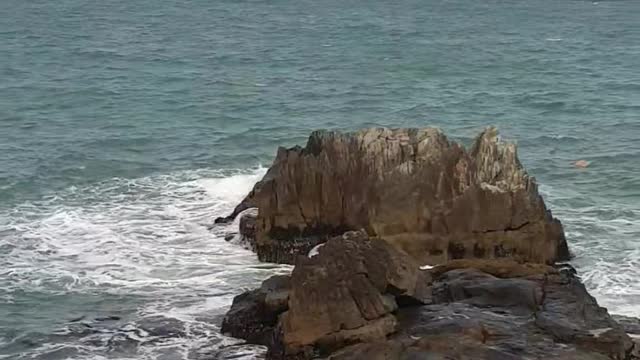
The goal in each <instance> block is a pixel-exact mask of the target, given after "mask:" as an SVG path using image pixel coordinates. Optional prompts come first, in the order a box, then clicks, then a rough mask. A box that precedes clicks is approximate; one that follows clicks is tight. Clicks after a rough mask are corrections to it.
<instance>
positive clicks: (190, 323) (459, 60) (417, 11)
mask: <svg viewBox="0 0 640 360" xmlns="http://www.w3.org/2000/svg"><path fill="white" fill-rule="evenodd" d="M0 79H1V81H0V154H1V156H0V358H1V357H3V356H4V358H8V359H67V358H74V359H105V358H107V359H110V358H113V359H129V358H135V359H175V358H185V359H186V358H189V359H199V358H206V356H209V355H210V354H211V353H212V351H215V350H216V349H219V348H220V347H224V346H226V345H229V344H230V343H232V340H230V339H227V338H223V337H221V336H220V335H219V334H217V331H218V325H217V324H218V322H219V318H220V314H222V313H224V311H225V309H226V306H228V304H229V302H230V301H231V298H232V297H233V295H234V294H236V293H237V292H239V291H241V289H243V288H247V287H251V286H254V285H255V284H257V283H258V282H259V281H260V280H261V279H262V278H264V277H266V276H267V275H268V274H271V273H273V272H278V271H286V268H279V267H278V268H273V267H271V266H269V265H265V264H259V263H257V262H256V261H255V259H254V257H253V256H252V255H251V254H250V253H248V252H246V251H245V250H243V249H242V248H241V247H239V246H237V245H234V244H229V243H226V242H225V241H224V240H223V239H222V236H224V233H225V232H226V231H231V230H232V229H233V228H232V227H231V228H229V229H218V230H216V232H213V233H212V232H211V231H209V230H207V225H208V224H209V223H210V221H211V219H212V218H214V217H215V216H218V215H221V214H224V213H226V212H227V211H228V210H229V209H230V208H231V207H232V206H233V205H234V203H235V202H236V201H238V200H239V199H240V198H242V196H243V194H244V193H245V192H246V191H248V189H250V187H251V185H252V183H253V182H254V181H256V180H257V179H259V177H260V175H261V174H262V173H263V172H264V168H262V167H260V166H261V165H262V166H267V165H268V164H269V163H270V161H271V159H272V157H273V155H274V154H275V150H276V148H277V146H279V145H284V146H289V145H293V144H296V143H303V142H304V140H305V137H306V136H307V135H308V133H309V132H310V131H311V130H312V129H317V128H333V129H356V128H361V127H367V126H438V127H441V128H442V129H443V130H445V131H446V132H447V133H448V134H451V136H453V137H454V138H456V139H460V140H461V141H464V142H468V141H469V139H470V138H471V137H472V136H473V135H474V134H476V133H477V132H479V131H480V130H481V129H482V128H483V127H484V126H486V125H489V124H493V125H497V126H498V127H499V128H500V129H501V130H502V133H503V135H504V137H506V138H507V139H512V140H514V141H517V142H518V144H519V149H520V156H521V159H522V160H523V162H524V164H525V166H526V167H527V168H528V169H529V171H530V173H532V174H533V175H534V176H536V177H537V178H538V180H539V182H540V183H541V184H542V186H541V188H542V190H543V192H544V195H545V198H546V199H547V202H548V203H549V205H550V207H551V208H552V209H553V210H554V212H555V214H556V215H557V216H558V217H559V218H560V219H562V220H563V221H564V223H565V225H566V230H567V234H568V237H569V242H570V246H571V248H572V250H573V252H574V253H575V255H576V258H575V260H574V264H575V265H576V266H577V267H578V268H579V270H580V272H581V274H582V275H583V278H584V280H585V281H586V283H587V285H588V287H589V288H590V290H591V291H592V292H593V294H594V295H595V296H596V297H597V298H598V300H599V301H600V302H601V304H603V305H605V306H607V307H609V308H610V310H611V311H612V312H617V313H624V314H629V315H636V316H639V315H640V308H639V307H638V304H640V282H639V281H638V279H639V278H640V176H639V175H638V174H640V2H638V1H633V0H627V1H624V0H622V1H598V2H592V1H576V0H560V1H558V0H541V1H517V0H513V1H497V0H487V1H472V0H449V1H439V0H421V1H417V0H408V1H397V2H386V1H377V0H373V1H371V0H369V1H359V0H356V1H351V2H345V1H334V0H328V1H308V0H300V1H290V0H272V1H260V0H255V1H211V0H209V1H205V0H194V1H190V2H187V1H168V0H157V1H153V2H149V1H142V0H128V1H124V0H110V1H102V2H87V1H80V0H59V1H51V0H47V1H45V0H29V1H24V0H5V1H3V2H2V4H0ZM578 159H586V160H588V161H590V162H591V165H590V166H589V167H588V168H587V169H582V170H578V169H575V168H574V167H573V166H572V165H571V163H572V162H573V161H575V160H578ZM107 316H117V318H118V319H117V320H114V319H111V320H109V319H106V320H105V319H103V318H104V317H107ZM80 318H82V319H80ZM78 319H80V320H78ZM72 320H77V321H72ZM158 327H160V328H163V329H172V331H169V333H168V334H167V333H161V332H158V331H155V332H154V330H153V329H155V328H158ZM87 329H89V330H87ZM242 351H245V352H246V354H248V355H246V356H247V357H248V358H250V357H251V356H253V355H251V354H255V353H256V351H253V350H251V349H248V350H247V349H244V350H242ZM242 351H241V352H242ZM207 354H209V355H207Z"/></svg>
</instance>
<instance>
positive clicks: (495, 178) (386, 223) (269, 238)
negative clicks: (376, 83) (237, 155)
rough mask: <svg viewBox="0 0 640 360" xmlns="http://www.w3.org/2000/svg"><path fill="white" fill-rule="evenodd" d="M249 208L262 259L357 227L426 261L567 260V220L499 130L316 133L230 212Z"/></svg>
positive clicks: (284, 258)
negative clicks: (458, 134)
mask: <svg viewBox="0 0 640 360" xmlns="http://www.w3.org/2000/svg"><path fill="white" fill-rule="evenodd" d="M249 207H257V208H258V209H259V213H258V216H257V219H256V222H255V224H256V227H255V229H254V230H252V232H255V243H256V246H255V250H256V252H257V253H258V257H259V258H260V259H261V260H263V261H273V262H286V263H293V262H294V261H295V255H296V254H306V252H307V251H308V250H309V249H310V248H311V247H313V246H315V244H318V243H322V242H324V241H326V240H327V239H328V238H330V237H333V236H338V235H340V234H342V233H344V232H345V231H349V230H359V229H365V230H366V231H367V233H368V234H369V235H370V236H372V237H379V238H382V239H384V240H385V241H388V242H389V243H391V244H393V245H394V246H396V247H397V248H399V249H402V250H404V251H405V252H407V253H408V254H410V255H411V256H413V257H414V258H415V259H416V260H418V261H419V262H420V263H428V264H435V263H443V262H446V261H447V260H451V259H459V258H504V257H508V258H516V259H519V260H522V261H530V262H538V263H553V262H554V261H557V260H563V259H568V258H569V251H568V248H567V244H566V241H565V238H564V232H563V229H562V225H561V224H560V222H559V221H558V220H557V219H554V218H553V217H552V216H551V213H550V212H549V211H548V210H547V209H546V207H545V204H544V201H543V200H542V197H541V196H540V195H539V193H538V188H537V185H536V182H535V180H534V179H533V178H531V177H530V176H529V175H528V174H527V172H526V171H525V170H524V168H523V167H522V165H521V164H520V162H519V160H518V157H517V151H516V147H515V145H514V144H508V143H502V142H500V141H499V137H498V134H497V131H496V130H495V129H493V128H489V129H487V130H486V131H484V132H482V133H481V134H480V135H479V136H478V138H477V139H476V140H475V142H474V144H473V146H472V147H471V149H470V150H465V149H464V148H463V147H462V146H461V145H459V144H457V143H455V142H451V141H449V140H448V139H447V138H446V137H445V136H444V135H443V134H442V133H441V132H440V131H439V130H437V129H432V128H426V129H394V130H391V129H384V128H378V129H367V130H362V131H359V132H355V133H339V132H327V131H317V132H314V133H312V134H311V136H310V137H309V140H308V142H307V145H306V147H304V148H302V147H294V148H291V149H282V148H281V149H279V150H278V154H277V156H276V159H275V161H274V163H273V165H272V166H271V168H270V169H269V171H268V172H267V175H266V176H265V177H264V179H263V180H262V181H260V182H259V183H258V184H256V186H255V187H254V189H253V191H252V192H251V193H250V194H249V195H248V196H247V197H246V198H245V200H244V201H243V202H242V203H241V204H240V205H238V207H237V208H236V209H235V210H234V212H233V213H232V214H231V216H230V218H234V217H235V216H237V215H238V214H239V213H240V212H241V211H244V210H246V209H247V208H249ZM221 221H223V220H221ZM224 221H226V220H224Z"/></svg>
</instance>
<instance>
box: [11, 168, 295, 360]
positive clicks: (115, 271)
mask: <svg viewBox="0 0 640 360" xmlns="http://www.w3.org/2000/svg"><path fill="white" fill-rule="evenodd" d="M265 171H266V169H264V168H258V169H254V170H244V171H242V170H233V171H216V170H198V171H186V172H179V173H174V174H168V175H159V176H152V177H147V178H140V179H112V180H109V181H105V182H103V183H100V184H97V185H95V186H90V187H84V188H69V189H67V190H66V191H64V192H62V193H60V194H57V195H56V196H51V197H48V198H46V199H44V200H42V201H39V202H31V203H24V204H21V205H19V206H17V207H14V208H12V209H8V210H1V212H0V234H2V235H3V236H2V237H1V238H0V249H8V250H9V251H10V255H9V256H4V257H2V258H0V268H1V269H2V274H3V276H2V277H0V294H1V295H2V298H5V299H9V300H11V299H13V300H15V301H20V302H29V301H33V302H34V303H37V302H38V298H41V297H44V298H51V297H55V298H56V299H57V300H55V303H53V305H54V306H51V310H50V313H47V314H46V316H47V317H49V318H50V319H51V322H50V323H51V328H50V329H41V328H37V327H36V328H34V331H37V332H36V333H32V334H18V335H16V336H14V337H13V338H11V339H10V340H9V343H8V345H7V346H6V347H12V346H13V347H16V346H18V344H19V343H20V341H24V340H30V341H33V342H35V343H37V344H39V345H40V346H38V347H36V349H35V350H30V351H29V352H27V353H25V354H26V355H25V357H24V358H25V359H26V358H29V356H32V355H34V354H41V355H43V356H46V355H44V354H49V353H52V352H59V351H67V352H69V353H73V354H74V358H78V359H99V358H106V357H107V354H108V353H109V356H108V358H110V359H112V358H114V357H113V354H112V353H113V351H114V349H113V347H115V348H117V349H119V350H118V351H122V357H120V358H118V359H128V358H135V359H144V360H147V359H159V358H162V356H164V358H166V356H170V357H171V358H176V359H198V358H199V357H200V356H202V357H204V356H205V355H206V354H201V350H202V349H205V350H206V351H205V350H202V351H205V353H210V352H211V351H217V350H216V349H218V348H220V347H221V346H223V345H231V344H234V342H235V341H234V340H231V339H226V338H224V337H221V336H220V335H219V330H218V325H217V324H219V321H220V317H221V316H222V314H224V312H225V311H226V308H227V307H228V306H229V304H230V303H231V300H232V299H233V296H234V295H236V294H237V293H238V292H240V291H242V290H243V289H246V288H250V287H254V286H257V285H258V284H259V282H260V281H262V280H263V279H264V278H266V277H268V276H269V275H271V274H275V273H287V272H288V271H290V267H288V266H278V265H272V264H261V263H259V262H258V261H257V259H256V257H255V255H254V254H253V253H251V252H249V251H247V250H245V249H243V248H242V247H240V246H237V245H234V244H230V243H228V242H226V241H224V239H223V235H224V234H225V233H226V232H228V231H232V230H235V229H232V228H231V227H232V226H234V225H230V226H228V227H216V228H215V230H214V231H210V230H209V229H208V227H209V226H210V225H211V224H212V222H213V220H214V219H215V218H216V217H217V216H223V215H227V214H228V213H229V212H231V211H232V209H233V207H234V206H235V205H236V204H237V202H239V201H240V200H241V199H242V198H243V197H244V196H245V195H246V194H247V193H248V192H249V191H250V189H251V187H252V186H253V184H254V183H255V182H256V181H258V180H259V179H260V178H261V177H262V176H263V175H264V173H265ZM236 226H237V225H236ZM114 313H116V314H118V316H117V318H118V319H119V320H113V321H112V320H105V321H103V320H100V321H97V320H96V321H97V322H96V321H94V322H91V321H92V320H91V319H93V318H96V319H99V318H107V317H108V316H110V315H112V314H114ZM23 316H26V319H24V320H25V321H26V322H28V321H29V320H30V319H29V316H43V315H42V314H31V315H30V314H26V315H23ZM75 317H78V318H84V319H86V320H83V321H90V323H89V324H88V325H90V326H91V329H100V331H98V332H97V333H88V332H87V330H86V329H87V328H86V327H84V328H83V327H79V328H77V326H76V325H74V324H67V322H68V321H69V319H72V318H75ZM34 321H35V320H34ZM65 324H67V325H65ZM158 329H161V330H158ZM0 331H2V332H6V331H8V329H0ZM57 333H59V334H66V335H64V336H63V335H56V336H54V335H53V334H57ZM35 334H38V335H35ZM36 338H37V340H34V339H36ZM101 344H102V345H101ZM127 344H128V345H127ZM131 344H135V346H133V347H132V345H131ZM212 344H213V345H212ZM127 346H128V347H127ZM234 349H236V350H234V351H238V356H240V358H252V357H254V356H257V354H259V353H260V351H261V350H260V349H257V348H234ZM1 350H2V348H0V351H1ZM0 353H2V352H0ZM244 353H246V354H245V355H242V354H244ZM103 356H104V357H103ZM207 356H208V355H207Z"/></svg>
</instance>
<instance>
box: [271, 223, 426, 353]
mask: <svg viewBox="0 0 640 360" xmlns="http://www.w3.org/2000/svg"><path fill="white" fill-rule="evenodd" d="M428 281H429V279H428V277H427V276H426V274H425V273H424V272H421V271H420V270H419V267H418V264H417V263H415V262H414V261H413V259H411V257H409V256H408V255H406V254H403V253H401V252H400V251H398V250H396V249H394V248H393V247H392V246H390V245H389V244H388V243H386V242H384V241H381V240H369V239H368V238H367V236H366V234H365V233H363V232H362V233H358V232H355V233H347V234H345V236H343V237H339V238H332V239H330V240H329V241H328V242H327V243H326V244H325V245H324V246H323V247H322V248H320V250H319V254H318V255H316V256H314V257H312V258H306V257H299V258H298V263H297V264H296V267H295V268H294V270H293V273H292V274H291V291H290V293H289V303H288V305H289V306H288V310H287V311H286V312H285V313H284V314H283V315H282V316H281V318H280V326H281V329H280V331H281V341H282V348H283V349H284V353H285V354H286V355H287V356H291V355H292V354H296V353H300V352H304V351H306V350H305V349H308V348H309V347H313V348H314V349H316V350H318V351H320V352H323V353H328V352H331V351H333V350H335V349H338V348H341V347H343V346H345V345H349V344H352V343H358V342H366V341H374V340H384V339H385V337H386V335H388V334H389V333H391V332H393V331H394V330H395V324H396V321H395V317H394V316H393V315H391V312H393V311H395V310H396V309H397V307H398V304H400V305H401V306H402V305H405V304H417V303H422V302H423V301H428V299H429V298H430V288H429V287H428Z"/></svg>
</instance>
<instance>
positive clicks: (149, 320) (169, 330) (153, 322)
mask: <svg viewBox="0 0 640 360" xmlns="http://www.w3.org/2000/svg"><path fill="white" fill-rule="evenodd" d="M136 327H137V328H138V329H140V330H143V331H144V332H146V333H147V334H148V335H149V336H154V337H162V338H172V337H185V336H186V329H185V324H184V323H183V322H182V321H180V320H178V319H174V318H169V317H164V316H160V315H155V316H148V317H145V318H142V319H140V320H139V321H138V322H137V323H136Z"/></svg>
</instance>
